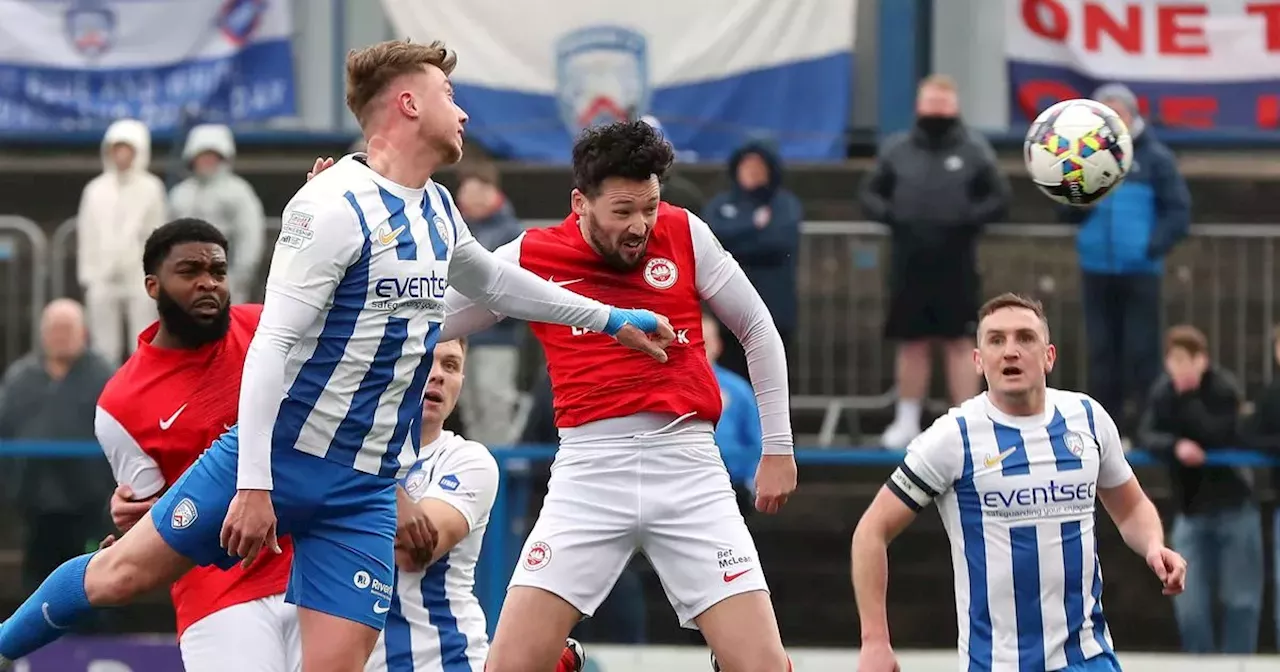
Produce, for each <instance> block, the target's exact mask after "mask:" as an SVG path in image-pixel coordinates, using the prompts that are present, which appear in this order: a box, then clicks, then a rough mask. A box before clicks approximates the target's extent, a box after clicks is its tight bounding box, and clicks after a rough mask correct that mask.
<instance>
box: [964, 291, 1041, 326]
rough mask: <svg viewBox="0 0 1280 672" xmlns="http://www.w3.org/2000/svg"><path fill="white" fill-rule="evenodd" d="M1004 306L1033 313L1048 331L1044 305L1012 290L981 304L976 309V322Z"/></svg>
mask: <svg viewBox="0 0 1280 672" xmlns="http://www.w3.org/2000/svg"><path fill="white" fill-rule="evenodd" d="M1005 308H1023V309H1025V310H1029V311H1031V312H1033V313H1035V314H1036V317H1038V318H1040V322H1041V323H1042V324H1044V330H1045V333H1048V331H1049V318H1047V317H1045V315H1044V305H1043V304H1041V303H1040V302H1039V301H1036V300H1035V299H1032V298H1028V297H1025V296H1023V295H1021V294H1014V293H1013V292H1005V293H1004V294H1001V295H1000V296H997V297H994V298H992V299H990V300H989V301H987V302H986V303H984V304H982V307H981V308H979V309H978V322H979V323H981V322H982V321H983V320H985V319H986V318H987V316H989V315H991V314H992V313H994V312H996V311H997V310H1003V309H1005Z"/></svg>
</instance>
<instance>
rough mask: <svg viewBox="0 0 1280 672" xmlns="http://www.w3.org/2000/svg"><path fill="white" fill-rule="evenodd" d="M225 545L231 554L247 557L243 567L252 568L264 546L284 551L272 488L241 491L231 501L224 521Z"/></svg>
mask: <svg viewBox="0 0 1280 672" xmlns="http://www.w3.org/2000/svg"><path fill="white" fill-rule="evenodd" d="M220 541H221V543H222V547H223V548H225V549H226V550H227V555H230V556H233V557H237V558H244V561H243V562H241V563H240V566H241V567H245V568H248V567H249V565H252V564H253V561H254V560H256V559H257V558H258V553H260V552H262V549H263V548H264V547H265V548H268V549H270V550H271V552H272V553H279V552H280V543H279V542H278V541H277V540H276V510H275V507H273V506H272V505H271V492H270V491H269V490H240V491H238V492H236V496H235V497H234V498H232V500H231V507H230V508H228V509H227V517H226V519H225V520H223V521H222V537H221V539H220Z"/></svg>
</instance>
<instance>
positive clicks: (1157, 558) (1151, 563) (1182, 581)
mask: <svg viewBox="0 0 1280 672" xmlns="http://www.w3.org/2000/svg"><path fill="white" fill-rule="evenodd" d="M1147 566H1148V567H1150V568H1151V571H1153V572H1155V574H1156V578H1158V579H1160V583H1162V584H1163V585H1164V588H1163V590H1162V592H1163V593H1164V594H1165V595H1179V594H1181V593H1182V591H1183V589H1184V588H1186V587H1187V561H1186V560H1184V559H1183V558H1182V556H1181V555H1178V554H1177V553H1175V552H1174V551H1173V550H1172V549H1169V548H1165V547H1163V546H1161V547H1160V548H1157V549H1155V550H1153V551H1151V552H1150V553H1148V554H1147Z"/></svg>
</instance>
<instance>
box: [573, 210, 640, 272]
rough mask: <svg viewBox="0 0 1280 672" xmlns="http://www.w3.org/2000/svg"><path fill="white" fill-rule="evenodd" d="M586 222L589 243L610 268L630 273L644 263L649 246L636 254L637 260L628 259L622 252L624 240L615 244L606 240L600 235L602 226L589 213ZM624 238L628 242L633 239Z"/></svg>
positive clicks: (629, 237)
mask: <svg viewBox="0 0 1280 672" xmlns="http://www.w3.org/2000/svg"><path fill="white" fill-rule="evenodd" d="M586 220H587V237H588V238H590V240H589V241H588V242H590V243H591V246H592V247H594V248H595V249H596V251H597V252H599V253H600V256H601V257H604V262H605V263H606V264H608V265H609V266H610V268H613V269H614V270H618V271H629V270H631V269H633V268H635V267H637V266H639V265H640V262H642V261H644V257H645V251H646V250H647V249H648V245H641V246H640V251H639V252H638V253H637V254H636V258H635V259H628V258H627V257H626V255H624V254H623V251H622V243H623V242H624V241H623V240H621V239H620V240H617V241H614V242H610V241H607V240H605V239H604V237H603V236H602V235H601V234H600V225H599V224H598V223H597V222H596V218H595V215H592V214H591V213H587V215H586ZM624 238H625V239H626V240H631V239H632V238H631V236H624ZM646 242H647V241H646Z"/></svg>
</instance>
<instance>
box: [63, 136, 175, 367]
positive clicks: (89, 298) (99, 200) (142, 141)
mask: <svg viewBox="0 0 1280 672" xmlns="http://www.w3.org/2000/svg"><path fill="white" fill-rule="evenodd" d="M150 163H151V131H150V130H148V129H147V127H146V125H145V124H143V123H142V122H141V121H138V120H136V119H121V120H119V121H116V122H115V123H113V124H111V126H109V127H108V128H107V132H106V133H105V134H104V135H103V136H102V167H103V171H102V174H101V175H99V176H97V177H95V178H93V179H92V180H90V181H89V184H87V185H85V188H84V192H83V194H81V196H80V209H79V212H78V214H77V215H76V248H77V249H76V275H77V279H78V280H79V281H80V287H81V289H82V290H83V291H84V302H85V313H86V318H87V321H88V325H89V337H90V339H91V344H92V346H93V349H94V350H96V351H98V354H100V355H102V357H103V359H105V360H107V362H108V363H110V364H112V365H113V366H119V365H120V362H121V361H123V359H124V357H125V355H126V354H128V353H131V352H133V348H134V345H135V343H136V341H135V340H134V337H135V336H136V335H137V334H138V332H140V331H142V330H143V328H145V327H146V326H147V325H148V324H150V323H151V322H152V321H153V320H155V319H156V309H155V304H154V303H153V302H152V301H151V299H150V298H148V297H147V292H146V290H145V288H144V287H143V282H142V271H141V269H139V268H138V267H137V266H138V264H137V259H138V257H140V256H142V246H143V243H144V242H145V241H146V239H147V236H148V235H150V234H151V232H152V231H154V230H156V229H157V228H159V227H160V225H161V224H164V221H165V197H164V183H163V182H161V181H160V178H158V177H156V176H155V175H152V174H151V173H150V172H148V171H147V167H148V166H149V165H150ZM122 318H127V327H128V334H129V337H128V338H125V336H124V333H122V332H123V331H124V330H125V328H126V325H125V322H126V319H122Z"/></svg>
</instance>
